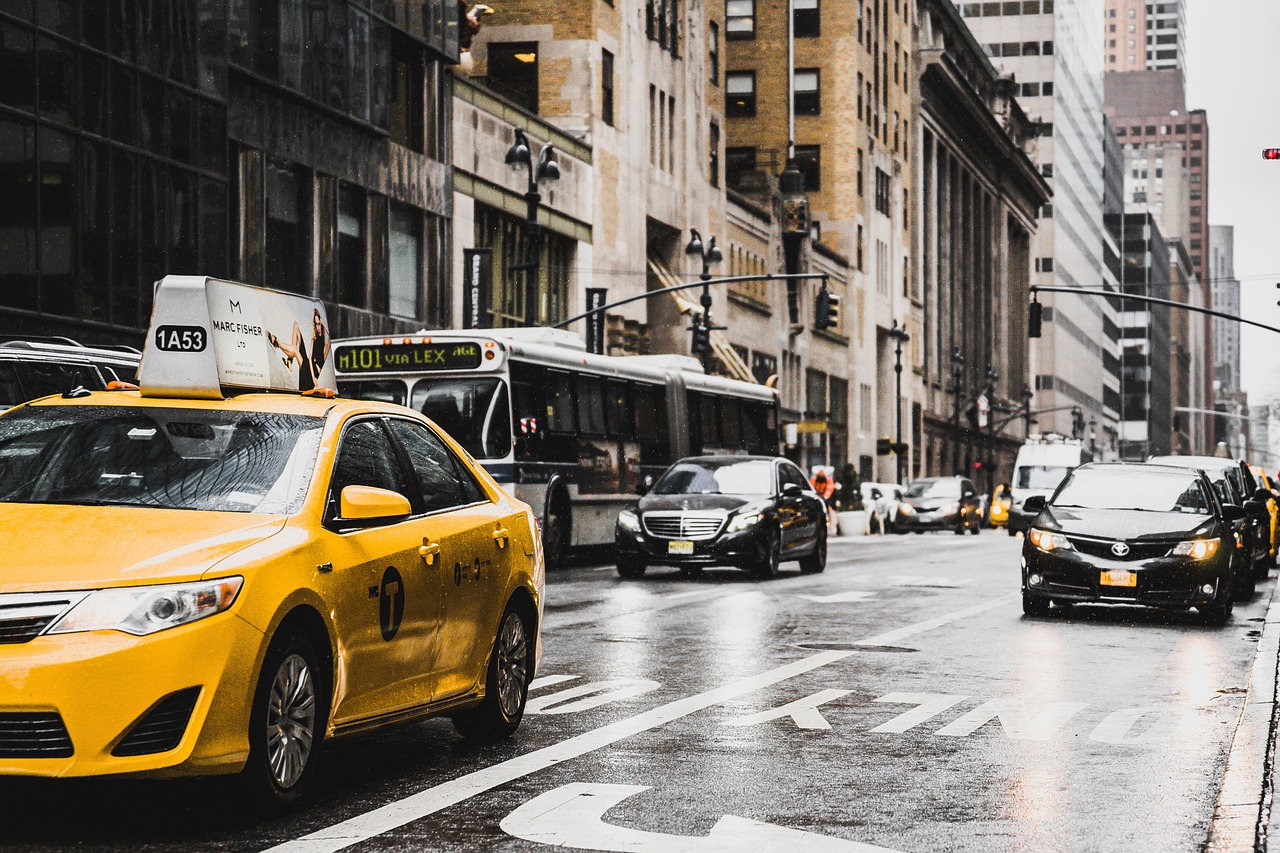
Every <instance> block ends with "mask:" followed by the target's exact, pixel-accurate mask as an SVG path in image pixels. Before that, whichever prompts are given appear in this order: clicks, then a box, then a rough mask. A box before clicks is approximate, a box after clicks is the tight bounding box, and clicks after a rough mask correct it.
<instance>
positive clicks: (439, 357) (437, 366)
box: [336, 342, 483, 373]
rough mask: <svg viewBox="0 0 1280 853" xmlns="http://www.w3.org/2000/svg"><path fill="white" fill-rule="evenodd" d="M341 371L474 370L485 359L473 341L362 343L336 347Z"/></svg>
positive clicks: (338, 365) (338, 366)
mask: <svg viewBox="0 0 1280 853" xmlns="http://www.w3.org/2000/svg"><path fill="white" fill-rule="evenodd" d="M336 361H337V368H338V370H339V371H340V372H342V373H392V372H398V371H402V370H474V369H475V368H477V367H479V366H480V364H481V362H482V361H483V357H482V356H481V348H480V345H479V344H477V343H472V342H446V343H431V344H414V343H409V344H360V345H355V346H340V347H338V348H337V356H336Z"/></svg>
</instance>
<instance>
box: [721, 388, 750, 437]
mask: <svg viewBox="0 0 1280 853" xmlns="http://www.w3.org/2000/svg"><path fill="white" fill-rule="evenodd" d="M720 434H721V436H723V439H724V446H725V447H726V448H727V449H729V450H745V449H746V445H744V444H743V441H742V407H741V406H740V405H739V404H738V401H737V400H736V399H734V398H732V397H721V398H720Z"/></svg>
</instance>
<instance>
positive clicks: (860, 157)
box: [858, 148, 866, 195]
mask: <svg viewBox="0 0 1280 853" xmlns="http://www.w3.org/2000/svg"><path fill="white" fill-rule="evenodd" d="M865 159H866V156H865V155H864V154H863V153H862V149H861V148H859V149H858V195H862V171H863V163H864V161H865Z"/></svg>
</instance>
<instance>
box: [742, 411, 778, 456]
mask: <svg viewBox="0 0 1280 853" xmlns="http://www.w3.org/2000/svg"><path fill="white" fill-rule="evenodd" d="M767 418H768V414H767V410H766V407H765V406H764V404H763V403H753V402H750V401H743V403H742V442H743V445H744V446H745V447H746V448H747V452H748V453H769V454H772V453H773V452H775V450H776V448H770V447H769V444H768V442H767V441H766V439H765V435H766V432H767V431H766V427H765V422H766V420H767Z"/></svg>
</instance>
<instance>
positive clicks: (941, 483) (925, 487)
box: [904, 480, 960, 498]
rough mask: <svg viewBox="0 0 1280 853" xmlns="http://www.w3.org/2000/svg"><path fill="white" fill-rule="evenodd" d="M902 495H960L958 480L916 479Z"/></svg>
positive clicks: (920, 496) (949, 496)
mask: <svg viewBox="0 0 1280 853" xmlns="http://www.w3.org/2000/svg"><path fill="white" fill-rule="evenodd" d="M904 497H908V498H958V497H960V481H959V480H916V481H915V482H914V483H912V484H911V485H909V486H907V491H906V492H905V493H904Z"/></svg>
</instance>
